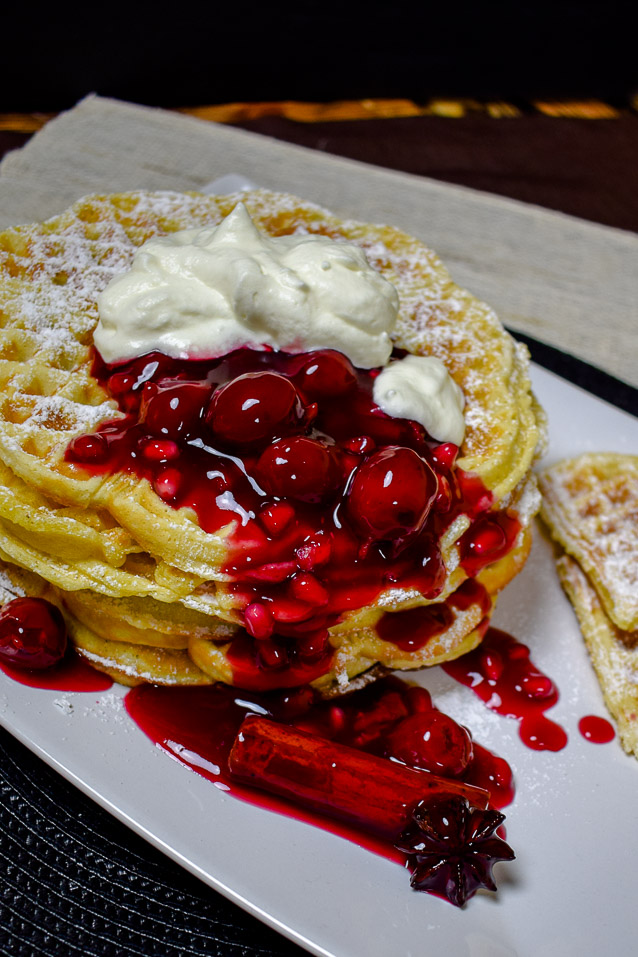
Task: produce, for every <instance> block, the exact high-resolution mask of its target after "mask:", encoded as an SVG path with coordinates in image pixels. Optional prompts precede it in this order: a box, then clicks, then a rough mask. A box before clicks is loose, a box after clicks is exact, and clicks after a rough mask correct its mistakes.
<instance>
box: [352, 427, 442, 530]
mask: <svg viewBox="0 0 638 957" xmlns="http://www.w3.org/2000/svg"><path fill="white" fill-rule="evenodd" d="M436 492H437V480H436V475H435V474H434V472H433V471H432V469H431V468H430V466H429V465H428V464H427V463H426V462H425V461H424V460H423V459H422V458H421V457H420V456H419V455H417V454H416V452H413V451H412V449H408V448H403V447H401V446H389V447H388V448H385V449H381V450H380V451H379V452H375V453H374V455H371V456H370V458H369V459H368V460H367V461H366V462H364V463H363V464H362V465H361V466H360V467H359V468H358V469H357V471H356V472H355V473H354V478H353V481H352V485H351V487H350V492H349V495H348V515H349V516H350V520H351V522H352V524H353V525H354V527H355V529H356V530H357V532H358V533H359V534H360V535H361V537H362V538H365V539H367V540H368V541H384V540H395V539H398V538H403V537H404V536H406V535H408V534H410V533H418V532H420V531H421V529H422V528H423V525H424V524H425V521H426V519H427V517H428V513H429V511H430V508H431V507H432V503H433V501H434V499H435V497H436Z"/></svg>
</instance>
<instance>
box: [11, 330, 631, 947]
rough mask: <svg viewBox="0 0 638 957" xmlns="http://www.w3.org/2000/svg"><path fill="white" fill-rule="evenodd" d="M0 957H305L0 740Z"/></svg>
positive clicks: (609, 392) (620, 399)
mask: <svg viewBox="0 0 638 957" xmlns="http://www.w3.org/2000/svg"><path fill="white" fill-rule="evenodd" d="M517 335H518V338H520V339H523V340H524V341H525V342H526V343H527V345H528V346H529V348H530V351H531V353H532V358H533V359H534V360H535V361H536V362H538V363H539V364H540V365H543V366H544V367H546V368H548V369H550V370H551V371H553V372H556V373H557V374H559V375H561V376H563V378H566V379H568V380H569V381H571V382H574V383H575V384H577V385H580V386H582V387H583V388H586V389H588V391H590V392H593V393H594V394H596V395H598V396H600V397H601V398H603V399H606V400H607V401H608V402H612V403H614V404H615V405H617V406H618V407H620V408H623V409H625V411H627V412H631V413H633V414H634V415H638V390H636V389H634V388H632V387H631V386H629V385H627V384H626V383H623V382H620V381H619V380H617V379H614V378H613V377H612V376H609V375H607V374H606V373H604V372H601V370H599V369H596V368H594V367H593V366H590V365H588V364H587V363H584V362H581V361H580V360H579V359H574V358H573V357H571V356H566V355H564V354H563V353H561V352H560V351H559V350H557V349H554V348H553V347H551V346H547V345H546V344H544V343H540V342H537V341H536V340H534V339H531V338H530V337H527V336H520V335H519V334H517ZM0 789H1V791H0V866H1V868H2V871H1V874H0V891H1V895H2V896H1V900H0V954H2V955H3V957H4V955H7V957H32V955H33V957H35V955H38V957H39V955H43V957H73V955H81V957H115V955H117V957H128V955H136V954H137V955H143V957H155V955H157V957H160V955H161V957H178V955H180V957H181V955H193V957H199V955H210V957H301V955H302V953H304V951H302V950H301V949H300V948H299V947H297V946H296V945H295V944H292V943H291V942H289V941H287V940H285V939H284V938H283V937H281V936H279V935H278V934H276V933H275V932H274V931H272V930H270V929H269V928H267V927H265V926H264V925H263V924H261V923H259V922H258V921H257V920H255V919H254V918H253V917H251V916H249V915H248V914H246V913H244V911H242V910H241V909H240V908H238V907H236V906H235V905H234V904H231V903H230V902H229V901H227V900H226V899H225V898H223V897H221V896H220V895H219V894H217V893H216V892H215V891H213V890H211V889H209V888H207V887H206V885H204V884H203V883H201V882H199V881H198V880H197V879H196V878H194V877H192V876H191V875H190V874H188V873H187V872H186V871H184V870H182V869H181V868H180V867H179V866H178V865H176V864H174V863H173V862H172V861H170V860H169V859H168V858H165V857H164V856H163V855H162V854H160V853H159V852H158V851H156V850H155V849H154V848H153V847H151V846H150V845H148V844H146V843H145V842H144V841H143V840H141V839H140V838H138V837H137V836H136V835H135V834H133V833H132V832H131V831H129V830H128V829H127V828H126V827H124V825H122V824H120V823H119V822H118V821H116V820H115V819H114V818H112V817H111V816H110V815H109V814H107V813H106V812H105V811H103V810H102V809H101V808H100V807H98V806H97V805H96V804H94V803H93V802H92V801H91V800H90V799H89V798H87V797H85V796H84V794H82V793H81V792H80V791H78V790H77V789H76V788H74V787H73V786H72V785H70V784H68V783H67V782H66V781H65V780H64V779H63V778H62V777H60V776H59V775H58V774H57V773H56V772H54V771H52V770H51V769H50V768H49V767H48V766H47V765H46V764H44V763H43V762H42V761H41V760H40V759H39V758H37V757H35V756H34V755H33V754H32V753H31V752H30V751H29V750H28V749H27V748H25V747H24V746H23V745H21V744H20V743H19V742H17V741H16V740H14V739H13V738H12V737H11V735H9V734H7V733H6V732H2V731H0Z"/></svg>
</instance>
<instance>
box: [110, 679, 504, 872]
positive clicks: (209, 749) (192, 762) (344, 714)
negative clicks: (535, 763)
mask: <svg viewBox="0 0 638 957" xmlns="http://www.w3.org/2000/svg"><path fill="white" fill-rule="evenodd" d="M125 705H126V709H127V711H128V713H129V715H130V716H131V718H132V719H133V721H134V722H135V723H136V724H137V725H138V727H139V728H140V729H141V730H142V731H143V732H144V733H145V734H146V735H147V736H148V737H149V738H150V739H151V740H152V741H153V742H154V743H155V744H156V745H157V746H158V747H160V748H161V749H162V750H164V751H166V752H167V753H169V754H170V755H171V756H172V757H174V758H176V759H177V760H178V761H180V762H181V763H182V764H185V765H186V766H187V767H189V768H191V770H193V771H196V772H197V773H198V774H201V775H202V776H203V777H205V778H207V779H208V780H209V781H211V782H212V783H213V784H214V785H215V786H216V787H218V788H220V789H222V790H224V791H227V792H230V793H231V794H233V795H234V796H235V797H237V798H240V799H241V800H244V801H247V802H249V803H251V804H255V805H257V806H259V807H264V808H268V809H270V810H274V811H277V812H279V813H283V814H286V815H287V816H290V817H294V818H296V819H298V820H304V821H308V822H309V823H312V824H314V825H316V826H319V827H322V828H323V829H325V830H329V831H330V832H332V833H335V834H339V835H341V836H343V837H346V838H348V839H349V840H352V841H354V842H356V843H357V844H359V845H361V846H363V847H366V848H368V849H369V850H373V851H374V852H376V853H378V854H381V855H383V856H385V857H387V858H389V859H391V860H395V861H400V862H401V863H404V857H403V856H402V855H401V854H399V853H398V852H397V851H396V849H395V848H394V847H393V845H392V843H391V842H389V841H387V840H383V839H381V838H380V837H379V836H375V835H371V834H366V833H363V832H362V831H360V830H358V829H356V828H354V827H352V826H349V825H346V824H343V823H337V822H335V821H334V820H329V819H328V818H326V817H324V816H322V815H320V814H318V813H316V812H313V811H310V810H307V809H304V808H301V807H299V806H297V805H293V804H291V803H290V802H288V801H286V800H284V799H283V798H279V797H276V796H273V795H268V794H265V793H264V792H263V791H259V790H256V789H254V788H252V787H250V786H248V785H245V784H242V783H239V782H238V781H237V780H236V779H235V778H233V777H232V776H231V775H230V773H229V772H228V755H229V752H230V749H231V747H232V744H233V742H234V740H235V737H236V735H237V732H238V731H239V728H240V725H241V724H242V722H243V721H244V719H245V718H246V716H247V715H249V714H258V715H261V716H265V717H269V718H272V719H273V720H275V721H278V722H281V723H283V724H288V725H292V726H294V727H296V728H298V729H300V730H302V731H307V732H310V733H312V734H313V735H317V736H319V737H321V738H326V739H330V740H331V741H334V742H336V743H339V744H346V745H348V746H350V747H353V748H357V749H359V750H362V751H367V752H369V753H371V754H375V755H379V756H383V757H391V758H392V759H393V760H398V758H395V757H393V755H392V750H393V749H396V748H398V747H401V741H402V736H407V738H408V739H409V742H410V746H412V747H413V748H414V746H415V740H416V738H415V735H414V721H415V719H416V720H417V721H419V720H421V721H422V723H423V726H424V727H425V726H426V725H428V726H432V727H433V726H434V724H439V725H442V724H444V725H445V732H444V733H441V728H440V727H439V729H438V731H436V732H435V733H433V734H430V735H429V736H428V740H427V742H425V743H424V736H423V734H422V735H421V741H422V744H421V749H422V750H421V754H420V756H418V755H417V752H414V753H415V756H418V761H417V762H416V763H415V765H414V766H419V767H421V768H422V769H424V770H427V768H424V764H425V763H426V762H427V761H431V760H434V761H435V762H443V763H446V762H448V763H449V762H450V761H451V762H452V764H455V762H456V766H455V771H457V772H458V773H457V774H455V775H454V776H452V775H451V774H449V775H447V776H448V777H450V780H456V781H462V782H465V783H467V784H472V785H476V786H478V787H482V788H485V789H486V790H489V791H490V794H491V805H492V806H493V807H496V808H502V807H504V806H505V805H507V804H509V803H510V802H511V801H512V800H513V797H514V784H513V778H512V772H511V769H510V768H509V765H508V764H507V762H506V761H505V760H504V759H503V758H500V757H498V756H496V755H494V754H492V753H491V752H490V751H488V750H487V748H483V747H482V746H481V745H479V744H477V743H476V742H472V741H471V738H470V736H469V733H468V732H467V731H466V730H465V729H462V728H461V727H460V726H459V725H457V724H456V723H455V722H453V721H452V719H451V718H449V717H448V716H447V715H443V714H442V712H440V711H438V710H436V709H435V708H433V706H432V702H431V699H430V696H429V694H428V692H427V691H425V689H423V688H418V687H416V686H410V685H408V684H407V683H406V682H404V681H402V680H400V679H399V678H396V677H394V676H392V677H388V678H384V679H381V680H380V681H378V682H376V683H375V684H373V685H370V686H368V687H367V688H363V689H361V690H360V691H356V692H353V693H351V694H349V695H346V696H344V697H343V698H339V699H338V700H337V701H335V702H330V701H323V700H321V699H320V698H319V697H318V695H317V694H316V693H315V692H314V691H313V690H312V689H311V688H309V687H305V688H298V689H295V690H294V691H291V692H278V693H275V692H269V693H242V692H239V691H238V689H237V688H231V687H228V686H226V685H214V686H213V687H210V688H160V687H156V686H152V685H140V686H138V687H136V688H133V689H131V691H129V692H128V693H127V695H126V698H125ZM459 745H460V757H457V758H455V757H454V754H453V752H454V750H455V748H456V749H457V750H458V749H459ZM468 745H469V757H468ZM437 748H438V758H437ZM423 749H425V751H424V750H423ZM426 751H427V753H425V752H426ZM451 755H452V756H451ZM437 766H438V765H437ZM437 773H438V774H441V771H440V769H439V770H438V771H437ZM373 792H374V781H371V782H370V793H371V794H373Z"/></svg>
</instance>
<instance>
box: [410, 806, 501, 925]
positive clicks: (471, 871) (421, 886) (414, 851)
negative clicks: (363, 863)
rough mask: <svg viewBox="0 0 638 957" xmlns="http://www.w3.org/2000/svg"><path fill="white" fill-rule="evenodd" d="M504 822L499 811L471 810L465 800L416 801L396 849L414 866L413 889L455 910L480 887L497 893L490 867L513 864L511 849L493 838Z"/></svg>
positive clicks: (496, 838)
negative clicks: (442, 900)
mask: <svg viewBox="0 0 638 957" xmlns="http://www.w3.org/2000/svg"><path fill="white" fill-rule="evenodd" d="M504 820H505V815H504V814H501V813H500V812H499V811H493V810H491V809H489V810H483V809H482V808H476V807H472V806H471V805H470V804H469V802H468V801H467V799H466V798H463V797H450V798H445V799H444V800H440V799H439V800H433V801H432V800H430V801H427V800H425V801H420V802H419V803H418V804H417V806H416V807H415V809H414V811H413V813H412V820H411V821H410V823H409V824H408V826H407V827H406V828H405V830H404V831H403V832H402V834H401V836H400V837H399V839H398V841H397V842H396V845H395V846H396V847H397V849H398V850H399V851H402V852H403V853H404V854H407V855H408V860H409V863H410V864H413V865H414V867H413V871H412V879H411V881H410V883H411V885H412V887H413V888H414V889H415V890H418V891H430V892H431V893H434V894H438V895H439V896H442V897H447V899H448V900H449V901H451V902H452V903H453V904H455V905H456V906H457V907H462V906H463V904H464V903H465V901H466V900H468V899H469V898H470V897H472V896H473V895H474V894H475V893H476V891H477V890H478V889H479V888H480V887H485V888H487V889H488V890H490V891H495V890H496V884H495V883H494V878H493V876H492V867H493V865H494V864H495V863H496V861H513V860H514V852H513V850H512V848H511V847H510V846H509V844H507V843H506V842H505V841H504V840H502V838H500V837H498V836H496V835H495V833H494V832H495V831H496V829H497V827H499V825H500V824H502V822H503V821H504Z"/></svg>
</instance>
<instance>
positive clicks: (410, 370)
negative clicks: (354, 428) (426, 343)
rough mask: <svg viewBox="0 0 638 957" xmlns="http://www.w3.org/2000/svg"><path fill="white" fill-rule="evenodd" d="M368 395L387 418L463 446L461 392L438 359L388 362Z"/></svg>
mask: <svg viewBox="0 0 638 957" xmlns="http://www.w3.org/2000/svg"><path fill="white" fill-rule="evenodd" d="M372 395H373V398H374V401H375V402H376V404H377V405H378V406H379V408H380V409H382V410H383V411H384V412H385V413H386V414H387V415H393V416H395V417H397V418H404V419H414V420H415V421H416V422H420V423H421V425H423V426H424V427H425V429H426V431H427V432H428V434H429V435H431V436H432V438H433V439H436V440H437V441H439V442H453V443H454V444H455V445H461V443H462V442H463V439H464V437H465V419H464V418H463V407H464V405H465V400H464V397H463V392H462V391H461V389H460V388H459V386H458V385H457V383H456V382H455V381H454V379H453V378H452V376H451V375H450V373H449V372H448V371H447V369H446V368H445V366H444V365H443V363H442V362H441V360H440V359H436V358H435V357H434V356H413V355H409V356H405V358H403V359H398V360H397V361H396V362H391V363H390V364H389V365H387V366H386V367H385V368H384V369H382V370H381V372H380V373H379V375H378V376H377V378H376V379H375V380H374V386H373V391H372Z"/></svg>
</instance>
